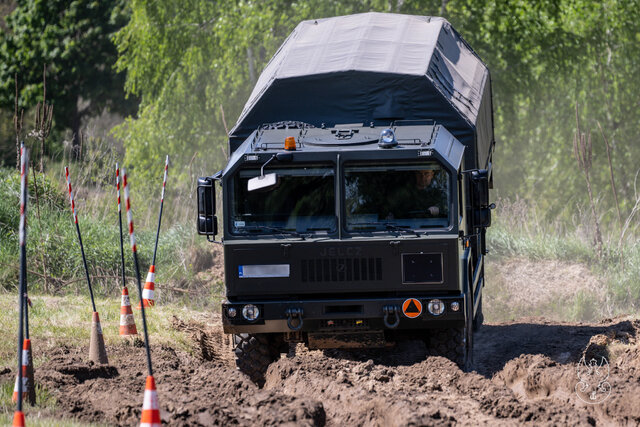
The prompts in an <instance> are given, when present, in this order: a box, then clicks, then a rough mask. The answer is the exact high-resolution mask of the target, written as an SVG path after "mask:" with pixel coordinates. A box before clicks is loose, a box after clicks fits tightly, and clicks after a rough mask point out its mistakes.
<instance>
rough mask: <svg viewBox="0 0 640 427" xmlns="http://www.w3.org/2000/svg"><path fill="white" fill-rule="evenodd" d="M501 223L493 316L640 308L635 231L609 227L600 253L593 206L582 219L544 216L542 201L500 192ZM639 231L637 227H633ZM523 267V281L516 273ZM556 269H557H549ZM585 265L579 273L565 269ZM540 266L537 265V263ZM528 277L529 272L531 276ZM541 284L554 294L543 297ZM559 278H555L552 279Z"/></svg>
mask: <svg viewBox="0 0 640 427" xmlns="http://www.w3.org/2000/svg"><path fill="white" fill-rule="evenodd" d="M494 212H495V215H494V223H493V225H492V226H491V228H490V229H489V231H488V233H487V237H488V245H487V246H488V248H489V250H490V254H489V257H488V258H487V274H486V276H487V281H488V285H487V287H486V288H485V290H484V292H485V295H486V297H487V303H486V306H485V307H486V310H485V311H486V313H487V314H486V318H487V320H489V321H506V320H512V319H515V318H518V317H522V316H544V317H547V318H550V319H555V320H567V321H590V320H596V319H599V318H603V317H611V316H615V315H619V314H625V313H631V314H637V313H638V310H639V309H640V281H638V279H637V278H638V277H640V244H639V243H640V242H638V241H637V239H635V238H634V237H631V238H628V239H626V240H625V241H623V244H622V246H618V244H617V241H618V239H617V234H616V232H617V230H616V229H615V228H613V229H607V228H605V230H607V234H605V239H604V240H605V247H604V250H603V253H602V256H600V255H599V254H598V253H597V250H596V247H595V244H594V243H593V242H594V239H593V227H592V226H591V225H590V219H589V218H590V217H589V215H588V212H587V214H585V215H584V217H582V216H580V217H578V218H576V219H575V220H574V222H575V224H567V223H566V222H560V221H551V222H548V221H544V220H542V219H541V218H544V215H542V214H541V213H540V212H538V210H537V209H536V206H535V205H533V204H530V203H527V202H525V201H523V200H520V199H516V200H515V201H510V200H499V201H498V209H497V211H494ZM631 236H633V234H631ZM523 264H529V265H530V267H529V269H528V271H527V269H526V268H525V269H524V270H525V271H524V272H522V275H521V276H523V277H520V278H521V279H522V288H521V289H514V287H513V286H512V284H511V283H510V282H509V281H513V280H514V279H515V280H517V279H519V277H518V276H517V275H514V274H513V272H512V271H506V270H505V266H507V269H510V270H514V269H517V268H518V267H521V265H523ZM549 268H551V269H555V270H556V272H557V273H558V277H557V278H555V277H553V275H551V276H550V275H549V274H548V273H549V272H548V271H540V270H544V269H549ZM576 269H579V270H580V274H578V275H575V276H571V275H567V274H566V272H568V271H573V270H576ZM536 270H538V271H536ZM525 279H526V280H525ZM541 285H545V286H547V287H551V288H552V289H551V290H548V295H547V296H548V298H546V299H543V300H536V301H535V302H534V299H535V298H533V297H535V296H537V295H538V294H540V292H541V289H540V288H541ZM549 285H552V286H549Z"/></svg>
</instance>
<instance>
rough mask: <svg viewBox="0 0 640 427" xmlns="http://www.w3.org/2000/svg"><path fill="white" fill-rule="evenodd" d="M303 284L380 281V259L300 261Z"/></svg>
mask: <svg viewBox="0 0 640 427" xmlns="http://www.w3.org/2000/svg"><path fill="white" fill-rule="evenodd" d="M300 271H301V273H302V281H303V282H359V281H365V280H366V281H376V280H382V258H319V259H303V260H302V261H301V269H300Z"/></svg>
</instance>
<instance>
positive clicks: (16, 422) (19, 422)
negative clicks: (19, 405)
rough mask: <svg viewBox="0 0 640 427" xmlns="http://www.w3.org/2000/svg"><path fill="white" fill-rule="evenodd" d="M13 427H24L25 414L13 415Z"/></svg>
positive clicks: (17, 412) (16, 413)
mask: <svg viewBox="0 0 640 427" xmlns="http://www.w3.org/2000/svg"><path fill="white" fill-rule="evenodd" d="M12 426H13V427H24V413H23V412H22V411H16V412H14V413H13V424H12Z"/></svg>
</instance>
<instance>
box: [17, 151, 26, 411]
mask: <svg viewBox="0 0 640 427" xmlns="http://www.w3.org/2000/svg"><path fill="white" fill-rule="evenodd" d="M21 151H22V156H21V165H20V184H21V185H20V186H21V188H20V190H21V191H20V231H19V233H20V282H19V283H20V285H19V287H20V290H19V291H18V294H19V295H18V307H19V309H18V312H19V316H20V320H19V321H18V411H19V412H22V346H23V340H24V336H23V334H22V332H23V331H22V329H23V315H24V313H23V311H24V310H23V309H24V305H25V296H24V295H25V292H26V290H27V276H26V274H25V273H26V271H27V248H26V244H25V243H26V238H27V230H26V229H27V199H28V192H29V190H28V188H27V175H28V172H29V171H28V167H29V166H28V158H29V152H28V151H27V149H26V148H24V146H23V147H22V150H21Z"/></svg>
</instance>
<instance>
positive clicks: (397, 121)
mask: <svg viewBox="0 0 640 427" xmlns="http://www.w3.org/2000/svg"><path fill="white" fill-rule="evenodd" d="M229 146H230V153H231V156H230V159H229V161H228V164H227V166H226V168H225V169H224V170H222V171H220V172H218V173H216V174H214V175H212V176H210V177H206V178H200V179H199V182H198V230H199V233H200V234H204V235H207V237H208V239H209V240H212V241H213V240H215V236H217V235H218V234H219V235H220V236H222V238H221V241H222V243H223V245H224V260H225V261H224V262H225V277H226V279H225V280H226V301H225V302H224V303H223V304H222V321H223V325H224V331H225V332H226V333H229V334H234V335H233V336H234V342H235V354H236V357H237V364H238V366H239V368H240V369H241V370H242V371H244V372H245V373H247V374H248V375H249V376H250V377H251V378H252V379H253V380H254V381H256V382H260V381H262V378H263V374H264V372H265V371H266V368H267V366H268V365H269V363H271V362H272V361H274V360H275V359H277V358H279V357H280V353H281V352H285V351H286V349H287V348H288V343H290V342H303V343H305V344H306V345H307V346H308V347H309V348H314V349H315V348H373V347H384V346H388V345H392V344H393V343H394V342H396V341H397V340H399V339H405V338H419V339H424V340H426V341H427V343H428V345H429V348H430V349H431V350H432V351H433V353H434V354H441V355H444V356H446V357H449V358H451V359H453V360H454V361H456V362H457V363H459V364H460V365H461V366H468V363H469V360H470V358H471V351H472V346H473V331H474V330H475V329H477V328H478V327H479V326H480V324H481V323H482V289H483V287H484V256H485V254H486V253H487V249H486V239H485V231H486V228H487V227H489V225H490V224H491V211H490V210H491V208H492V207H493V205H490V202H489V188H490V187H492V157H493V151H494V146H495V142H494V137H493V114H492V97H491V81H490V76H489V71H488V70H487V67H486V66H485V65H484V64H483V63H482V61H481V60H480V58H479V57H478V56H477V55H476V54H475V53H474V51H473V50H472V49H471V48H470V47H469V45H468V44H467V43H466V42H465V41H464V40H463V39H462V38H461V37H460V35H459V34H458V33H457V32H456V31H455V30H454V29H453V28H452V27H451V25H450V24H449V23H448V22H447V21H446V20H444V19H442V18H436V17H424V16H406V15H396V14H382V13H365V14H359V15H350V16H342V17H335V18H328V19H319V20H315V21H305V22H302V23H300V24H299V25H298V26H297V27H296V29H295V30H294V31H293V33H292V34H291V35H290V36H289V37H288V38H287V40H286V41H285V42H284V44H283V45H282V46H281V47H280V49H279V50H278V52H277V53H276V54H275V55H274V57H273V58H272V59H271V61H270V62H269V64H268V65H267V66H266V68H265V70H264V71H263V73H262V75H261V76H260V78H259V80H258V82H257V84H256V87H255V89H254V90H253V93H252V94H251V96H250V98H249V100H248V101H247V104H246V106H245V108H244V110H243V112H242V114H241V116H240V118H239V119H238V122H237V123H236V125H235V127H234V128H233V130H232V131H231V133H230V138H229ZM216 182H217V183H218V184H219V185H220V187H221V188H222V193H221V196H222V209H221V214H222V222H221V223H222V225H221V229H220V230H219V229H218V222H217V217H216V206H215V205H216V203H215V200H216V189H215V187H216V185H215V183H216Z"/></svg>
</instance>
